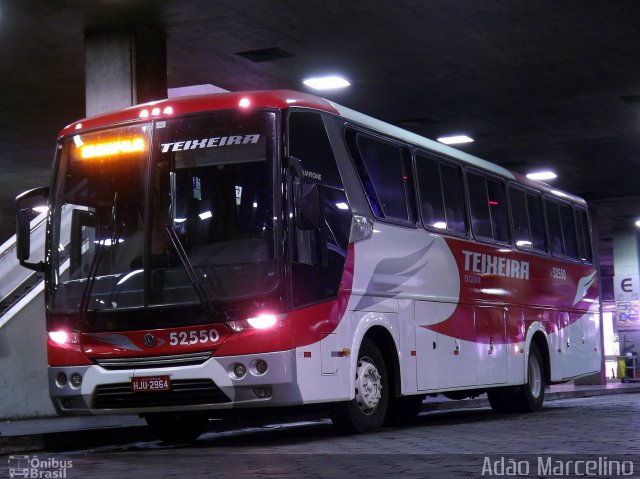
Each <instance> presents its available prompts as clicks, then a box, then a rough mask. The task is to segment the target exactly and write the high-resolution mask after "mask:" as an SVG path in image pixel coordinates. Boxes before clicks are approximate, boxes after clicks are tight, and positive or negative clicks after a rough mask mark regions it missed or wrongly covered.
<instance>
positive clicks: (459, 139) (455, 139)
mask: <svg viewBox="0 0 640 479" xmlns="http://www.w3.org/2000/svg"><path fill="white" fill-rule="evenodd" d="M438 141H439V142H440V143H444V144H445V145H459V144H461V143H471V142H472V141H473V138H471V137H469V136H467V135H456V136H441V137H440V138H438Z"/></svg>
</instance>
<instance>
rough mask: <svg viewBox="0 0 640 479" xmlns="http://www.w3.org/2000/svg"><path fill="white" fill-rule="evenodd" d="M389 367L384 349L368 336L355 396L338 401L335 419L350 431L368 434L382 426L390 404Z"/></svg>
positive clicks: (363, 346) (362, 350)
mask: <svg viewBox="0 0 640 479" xmlns="http://www.w3.org/2000/svg"><path fill="white" fill-rule="evenodd" d="M388 384H389V382H388V375H387V367H386V364H385V361H384V358H383V357H382V353H381V352H380V349H379V348H378V346H376V344H375V343H374V342H373V341H372V340H371V339H369V338H364V340H363V341H362V345H361V346H360V351H359V353H358V361H357V363H356V378H355V397H354V398H353V399H352V400H351V401H346V402H342V403H338V404H337V405H336V406H335V408H334V410H333V413H332V415H331V421H332V422H333V424H334V425H335V426H337V427H338V428H339V429H342V430H343V431H345V432H348V433H360V434H367V433H371V432H375V431H377V430H379V429H380V428H381V427H382V424H383V422H384V420H385V417H386V415H387V407H388V405H389V386H388Z"/></svg>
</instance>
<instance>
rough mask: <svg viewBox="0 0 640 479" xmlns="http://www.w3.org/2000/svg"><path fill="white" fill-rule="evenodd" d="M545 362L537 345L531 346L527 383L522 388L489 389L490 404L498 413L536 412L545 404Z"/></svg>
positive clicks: (532, 344)
mask: <svg viewBox="0 0 640 479" xmlns="http://www.w3.org/2000/svg"><path fill="white" fill-rule="evenodd" d="M544 378H545V371H544V362H543V360H542V354H541V353H540V349H539V348H538V346H536V344H535V343H531V345H530V346H529V357H528V359H527V382H526V383H525V384H523V385H522V386H515V387H505V388H495V389H489V390H488V391H487V396H489V404H490V405H491V408H492V409H493V410H494V411H495V412H497V413H511V412H525V413H526V412H535V411H537V410H538V409H540V408H541V407H542V404H543V403H544V387H545V381H544Z"/></svg>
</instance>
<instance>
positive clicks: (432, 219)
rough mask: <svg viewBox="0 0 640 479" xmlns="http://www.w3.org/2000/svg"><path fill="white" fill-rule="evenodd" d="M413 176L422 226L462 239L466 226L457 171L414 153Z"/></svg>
mask: <svg viewBox="0 0 640 479" xmlns="http://www.w3.org/2000/svg"><path fill="white" fill-rule="evenodd" d="M416 172H417V180H418V181H417V182H418V189H419V193H420V195H419V196H420V210H421V214H422V223H423V224H424V225H425V226H426V227H430V228H435V229H438V230H444V231H447V232H451V233H454V234H459V235H465V234H466V232H467V225H466V221H465V210H464V189H463V186H462V181H463V180H462V170H461V169H460V167H457V166H453V165H448V164H446V163H442V162H440V161H438V160H435V159H433V158H429V157H428V156H426V155H424V154H422V153H418V154H417V155H416ZM445 185H446V187H445Z"/></svg>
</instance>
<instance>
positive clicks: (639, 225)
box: [636, 220, 640, 228]
mask: <svg viewBox="0 0 640 479" xmlns="http://www.w3.org/2000/svg"><path fill="white" fill-rule="evenodd" d="M636 226H637V227H638V228H640V220H637V221H636Z"/></svg>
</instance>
